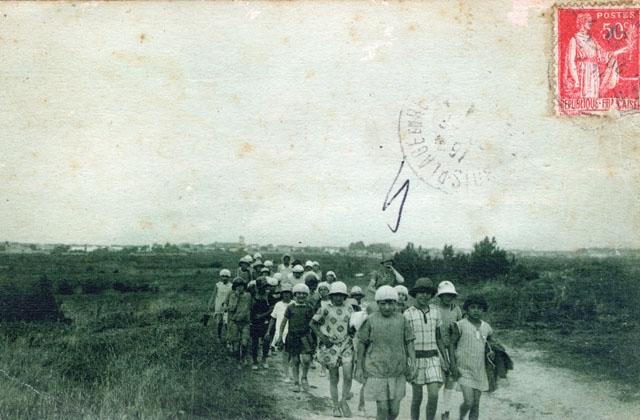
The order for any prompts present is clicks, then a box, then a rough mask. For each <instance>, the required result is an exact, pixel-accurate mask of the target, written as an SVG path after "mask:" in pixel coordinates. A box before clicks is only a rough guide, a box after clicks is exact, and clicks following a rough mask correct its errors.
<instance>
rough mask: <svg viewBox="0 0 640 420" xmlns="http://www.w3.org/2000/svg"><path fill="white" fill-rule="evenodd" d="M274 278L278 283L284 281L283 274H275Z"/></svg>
mask: <svg viewBox="0 0 640 420" xmlns="http://www.w3.org/2000/svg"><path fill="white" fill-rule="evenodd" d="M273 278H274V279H276V280H278V283H279V282H281V281H282V273H275V274H274V275H273Z"/></svg>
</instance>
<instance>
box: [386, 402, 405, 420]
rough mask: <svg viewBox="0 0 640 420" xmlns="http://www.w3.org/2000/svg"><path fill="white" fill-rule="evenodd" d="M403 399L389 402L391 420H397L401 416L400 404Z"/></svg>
mask: <svg viewBox="0 0 640 420" xmlns="http://www.w3.org/2000/svg"><path fill="white" fill-rule="evenodd" d="M401 401H402V398H396V399H395V400H391V401H389V420H395V419H397V418H398V416H399V415H400V402H401Z"/></svg>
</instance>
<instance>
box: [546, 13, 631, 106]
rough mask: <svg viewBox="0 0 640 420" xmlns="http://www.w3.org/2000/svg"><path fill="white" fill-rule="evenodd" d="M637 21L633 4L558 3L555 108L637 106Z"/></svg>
mask: <svg viewBox="0 0 640 420" xmlns="http://www.w3.org/2000/svg"><path fill="white" fill-rule="evenodd" d="M639 23H640V7H635V6H617V7H614V6H602V7H600V6H587V5H584V6H573V7H570V6H567V7H564V6H562V7H558V8H557V9H556V14H555V35H556V36H555V42H556V45H555V47H556V98H555V99H556V112H557V113H558V114H561V115H579V114H602V113H605V112H608V111H610V110H613V109H615V110H618V111H620V112H638V111H640V100H639V96H640V80H639V73H640V72H639V70H640V68H639V60H638V36H637V35H638V27H639Z"/></svg>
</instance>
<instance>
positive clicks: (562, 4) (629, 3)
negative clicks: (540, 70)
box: [549, 0, 640, 118]
mask: <svg viewBox="0 0 640 420" xmlns="http://www.w3.org/2000/svg"><path fill="white" fill-rule="evenodd" d="M620 7H628V8H633V9H638V10H639V11H640V2H639V1H637V0H620V1H604V2H599V1H585V2H576V1H575V0H573V1H571V0H570V1H562V0H560V1H557V2H555V3H554V4H553V6H551V13H552V19H551V22H552V25H553V36H552V37H551V42H552V45H551V51H553V59H552V60H553V61H552V67H553V69H552V71H550V72H549V73H550V76H552V77H553V80H552V81H551V82H552V83H550V85H551V86H553V97H552V98H551V101H552V107H553V113H554V116H555V117H559V118H579V117H602V116H605V115H610V114H611V111H592V112H584V111H583V112H580V113H579V114H576V115H567V114H564V113H562V112H560V106H559V101H558V97H559V95H560V79H559V78H558V68H559V65H558V9H564V8H571V9H594V8H600V9H618V8H620ZM637 113H638V111H627V112H623V113H620V115H628V114H637Z"/></svg>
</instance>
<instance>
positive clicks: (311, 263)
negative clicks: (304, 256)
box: [304, 260, 313, 268]
mask: <svg viewBox="0 0 640 420" xmlns="http://www.w3.org/2000/svg"><path fill="white" fill-rule="evenodd" d="M304 266H305V267H312V268H313V261H311V260H307V262H305V263H304Z"/></svg>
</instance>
